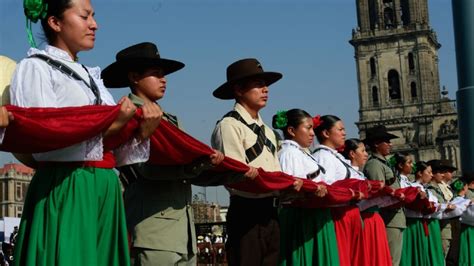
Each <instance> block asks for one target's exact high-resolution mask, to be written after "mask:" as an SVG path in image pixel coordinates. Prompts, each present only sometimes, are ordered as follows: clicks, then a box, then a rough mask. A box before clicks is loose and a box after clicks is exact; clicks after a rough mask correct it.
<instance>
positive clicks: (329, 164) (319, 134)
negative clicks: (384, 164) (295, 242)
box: [313, 115, 363, 265]
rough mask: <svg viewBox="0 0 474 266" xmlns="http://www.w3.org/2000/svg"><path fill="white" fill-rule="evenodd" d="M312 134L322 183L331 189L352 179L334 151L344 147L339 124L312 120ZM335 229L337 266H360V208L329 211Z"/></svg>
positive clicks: (332, 120)
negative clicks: (333, 185) (314, 137)
mask: <svg viewBox="0 0 474 266" xmlns="http://www.w3.org/2000/svg"><path fill="white" fill-rule="evenodd" d="M313 123H314V133H315V135H316V138H317V139H318V142H319V144H320V145H319V146H318V147H317V148H316V150H315V151H314V152H313V156H314V158H315V159H316V161H317V162H318V163H319V164H320V165H321V166H322V167H323V168H324V169H325V170H326V171H325V173H324V174H322V176H321V179H322V181H323V182H325V183H327V184H329V185H331V184H333V183H335V182H337V181H340V180H344V179H348V178H353V176H351V171H350V168H351V162H350V161H349V160H347V159H346V158H344V156H342V155H341V154H340V153H339V152H338V151H337V149H339V148H341V147H342V146H344V142H345V140H346V130H345V128H344V124H343V122H342V120H341V119H340V118H339V117H337V116H334V115H325V116H321V117H318V116H317V117H315V119H313ZM331 214H332V218H333V221H334V225H335V228H336V237H337V244H338V249H339V260H340V265H362V264H363V261H362V256H361V255H362V250H361V249H362V241H361V240H362V239H361V234H362V223H361V216H360V212H359V208H358V207H357V205H355V204H344V205H339V206H335V207H334V208H331Z"/></svg>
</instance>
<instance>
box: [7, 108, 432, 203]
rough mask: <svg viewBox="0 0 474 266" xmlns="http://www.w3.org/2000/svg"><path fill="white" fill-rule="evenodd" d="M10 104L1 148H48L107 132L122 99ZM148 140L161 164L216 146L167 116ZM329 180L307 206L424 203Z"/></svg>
mask: <svg viewBox="0 0 474 266" xmlns="http://www.w3.org/2000/svg"><path fill="white" fill-rule="evenodd" d="M6 108H7V110H8V111H9V112H12V113H13V115H14V121H12V122H11V123H10V125H9V126H8V128H7V130H6V131H5V136H4V140H3V142H2V144H1V145H0V150H3V151H8V152H16V153H37V152H46V151H51V150H55V149H60V148H64V147H68V146H71V145H74V144H76V143H79V142H82V141H84V140H87V139H90V138H92V137H94V136H97V135H99V134H101V133H102V132H104V131H105V130H106V129H107V128H108V127H109V126H110V125H111V124H112V123H113V121H114V120H115V119H116V117H117V115H118V113H119V111H120V106H119V105H117V106H96V105H91V106H82V107H63V108H21V107H17V106H12V105H8V106H6ZM140 119H141V111H140V109H139V111H138V112H137V113H136V115H135V117H134V119H132V120H130V121H129V123H128V124H127V125H126V126H125V127H124V128H123V129H122V130H121V132H120V133H119V134H117V135H115V136H112V137H109V138H106V139H105V140H104V148H105V150H110V149H113V148H115V147H117V146H119V145H120V144H122V143H124V142H126V141H127V140H128V139H129V138H130V137H131V136H132V135H133V134H134V133H135V132H136V130H137V128H138V126H139V122H140ZM150 141H151V153H150V160H149V162H151V163H154V164H158V165H182V164H189V163H191V162H192V161H194V160H196V159H198V158H200V157H203V156H209V155H211V154H212V153H214V150H213V149H212V148H210V147H209V146H207V145H206V144H204V143H202V142H200V141H198V140H196V139H194V138H193V137H192V136H190V135H188V134H186V133H185V132H183V131H181V130H179V129H178V128H177V127H175V126H174V125H172V124H170V123H168V122H167V121H161V123H160V125H159V127H158V128H157V130H156V131H155V133H154V134H153V136H152V137H151V138H150ZM248 170H249V167H248V166H247V165H246V164H244V163H242V162H239V161H236V160H234V159H232V158H229V157H225V159H224V161H223V162H222V163H221V164H220V165H218V166H217V167H215V168H214V169H212V170H211V171H208V172H206V174H208V173H212V172H224V171H233V172H237V173H245V172H247V171H248ZM295 180H297V179H296V177H293V176H290V175H287V174H285V173H282V172H266V171H264V170H263V169H259V175H258V176H257V178H255V180H252V181H250V180H247V181H244V182H239V183H234V184H229V186H231V187H233V188H235V189H239V190H243V191H247V192H254V193H265V192H270V191H275V190H286V189H292V187H293V183H294V182H295ZM321 184H322V183H320V184H319V185H321ZM324 185H325V184H324ZM326 186H327V190H328V194H327V195H326V196H325V197H323V198H317V197H310V198H309V199H307V200H305V206H307V207H322V206H328V205H333V204H341V203H347V202H349V201H351V200H353V199H354V198H361V196H362V195H363V197H364V198H367V197H373V196H380V195H387V194H392V195H394V196H395V197H397V198H400V199H403V200H402V201H401V203H400V204H405V205H409V206H414V207H413V208H415V207H416V208H419V207H418V206H426V204H425V203H422V204H421V203H419V202H417V201H416V200H417V197H416V195H417V193H414V191H412V190H410V189H399V190H396V191H393V190H392V189H390V188H388V187H382V185H381V184H380V183H374V182H373V181H369V182H368V181H363V180H357V179H345V180H341V181H338V182H336V183H334V184H332V185H326ZM317 188H318V184H317V183H314V182H312V181H311V180H306V179H304V180H303V187H302V191H303V192H309V193H307V194H309V195H311V193H314V192H315V191H316V190H317ZM360 193H362V194H360ZM410 204H411V205H410Z"/></svg>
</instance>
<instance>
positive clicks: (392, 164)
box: [387, 155, 397, 169]
mask: <svg viewBox="0 0 474 266" xmlns="http://www.w3.org/2000/svg"><path fill="white" fill-rule="evenodd" d="M387 164H388V166H390V167H391V168H393V169H396V166H397V159H396V158H395V156H393V155H392V156H390V158H388V159H387Z"/></svg>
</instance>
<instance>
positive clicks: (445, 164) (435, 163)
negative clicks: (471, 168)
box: [428, 160, 458, 172]
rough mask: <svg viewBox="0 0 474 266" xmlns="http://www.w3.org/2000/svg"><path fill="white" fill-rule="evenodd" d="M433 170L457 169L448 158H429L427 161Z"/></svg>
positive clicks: (452, 170) (451, 170)
mask: <svg viewBox="0 0 474 266" xmlns="http://www.w3.org/2000/svg"><path fill="white" fill-rule="evenodd" d="M428 164H429V165H431V168H433V170H438V171H449V172H454V171H456V170H458V168H456V167H455V166H453V165H452V164H451V161H449V160H431V161H429V162H428Z"/></svg>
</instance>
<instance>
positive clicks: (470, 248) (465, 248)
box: [459, 224, 474, 266]
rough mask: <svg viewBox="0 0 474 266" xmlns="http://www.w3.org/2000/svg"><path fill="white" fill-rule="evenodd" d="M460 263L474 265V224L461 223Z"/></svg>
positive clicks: (461, 264) (462, 265)
mask: <svg viewBox="0 0 474 266" xmlns="http://www.w3.org/2000/svg"><path fill="white" fill-rule="evenodd" d="M459 242H460V249H459V265H460V266H472V265H474V226H470V225H467V224H462V225H461V237H460V241H459Z"/></svg>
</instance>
